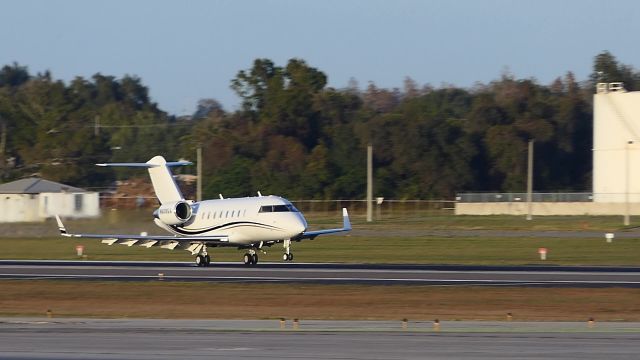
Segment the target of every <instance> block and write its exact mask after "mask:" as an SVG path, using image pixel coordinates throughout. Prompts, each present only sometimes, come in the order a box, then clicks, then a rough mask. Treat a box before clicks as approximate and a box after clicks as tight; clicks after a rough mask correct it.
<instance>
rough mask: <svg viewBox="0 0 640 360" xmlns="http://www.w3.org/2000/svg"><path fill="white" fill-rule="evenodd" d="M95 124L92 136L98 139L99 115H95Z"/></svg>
mask: <svg viewBox="0 0 640 360" xmlns="http://www.w3.org/2000/svg"><path fill="white" fill-rule="evenodd" d="M94 120H95V124H94V126H93V135H94V136H95V137H98V136H99V135H100V115H96V117H95V119H94Z"/></svg>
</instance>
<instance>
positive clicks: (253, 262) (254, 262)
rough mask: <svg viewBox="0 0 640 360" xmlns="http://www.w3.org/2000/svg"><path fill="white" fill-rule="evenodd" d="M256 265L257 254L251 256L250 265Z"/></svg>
mask: <svg viewBox="0 0 640 360" xmlns="http://www.w3.org/2000/svg"><path fill="white" fill-rule="evenodd" d="M257 263H258V254H253V255H252V256H251V264H253V265H255V264H257Z"/></svg>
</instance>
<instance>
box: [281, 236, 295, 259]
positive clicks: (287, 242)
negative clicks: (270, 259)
mask: <svg viewBox="0 0 640 360" xmlns="http://www.w3.org/2000/svg"><path fill="white" fill-rule="evenodd" d="M283 246H284V254H282V260H283V261H293V253H292V252H291V239H285V240H284V241H283Z"/></svg>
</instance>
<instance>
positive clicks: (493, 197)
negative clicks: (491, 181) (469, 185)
mask: <svg viewBox="0 0 640 360" xmlns="http://www.w3.org/2000/svg"><path fill="white" fill-rule="evenodd" d="M531 200H532V201H533V202H591V201H593V193H586V192H585V193H582V192H580V193H539V192H536V193H532V194H531ZM456 201H457V202H461V203H486V202H526V201H527V193H462V194H457V196H456Z"/></svg>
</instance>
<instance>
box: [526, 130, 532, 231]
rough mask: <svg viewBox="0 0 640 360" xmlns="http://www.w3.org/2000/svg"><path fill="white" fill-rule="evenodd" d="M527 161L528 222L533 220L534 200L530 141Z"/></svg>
mask: <svg viewBox="0 0 640 360" xmlns="http://www.w3.org/2000/svg"><path fill="white" fill-rule="evenodd" d="M527 157H528V159H527V160H528V161H527V220H531V219H532V216H531V212H532V211H531V201H532V200H533V199H532V198H533V140H529V154H528V156H527Z"/></svg>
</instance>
